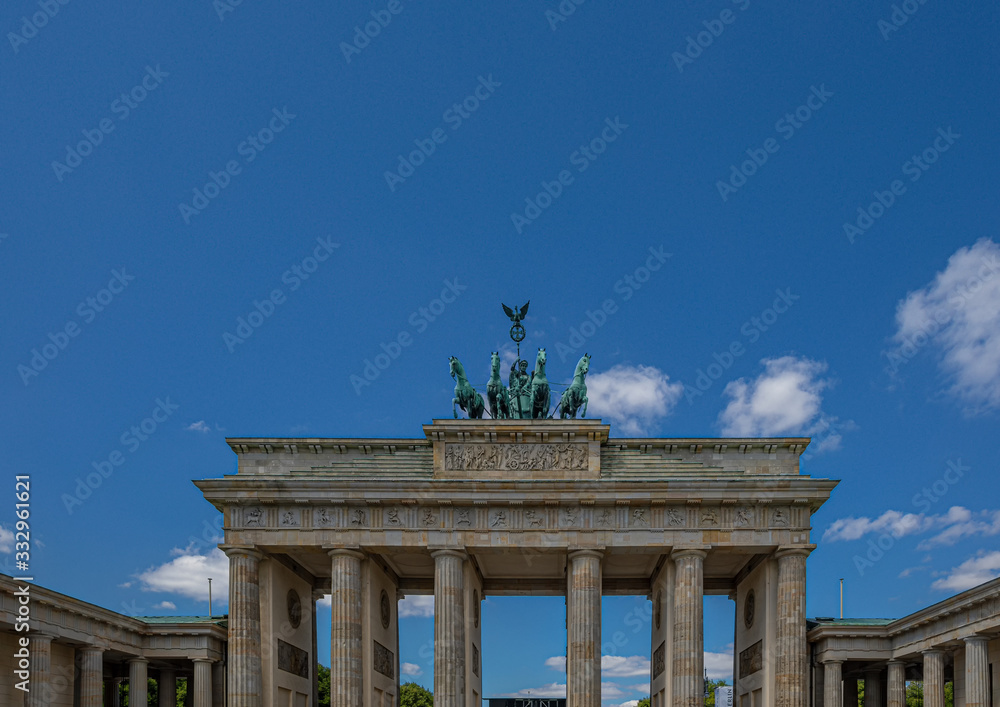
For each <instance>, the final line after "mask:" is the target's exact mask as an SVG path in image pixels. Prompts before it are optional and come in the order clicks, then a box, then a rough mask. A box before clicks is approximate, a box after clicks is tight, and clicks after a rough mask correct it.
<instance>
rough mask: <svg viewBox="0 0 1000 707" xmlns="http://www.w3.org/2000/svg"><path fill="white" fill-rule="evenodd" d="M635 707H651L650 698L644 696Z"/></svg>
mask: <svg viewBox="0 0 1000 707" xmlns="http://www.w3.org/2000/svg"><path fill="white" fill-rule="evenodd" d="M635 707H649V698H648V697H643V698H642V699H641V700H639V704H637V705H636V706H635Z"/></svg>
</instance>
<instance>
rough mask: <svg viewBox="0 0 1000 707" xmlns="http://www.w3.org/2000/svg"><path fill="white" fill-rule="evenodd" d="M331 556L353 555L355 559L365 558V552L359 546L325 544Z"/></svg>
mask: <svg viewBox="0 0 1000 707" xmlns="http://www.w3.org/2000/svg"><path fill="white" fill-rule="evenodd" d="M323 549H324V550H326V554H327V555H329V556H330V557H353V558H354V559H355V560H363V559H365V553H363V552H361V548H359V547H327V546H326V545H324V546H323Z"/></svg>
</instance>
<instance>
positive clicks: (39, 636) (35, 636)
mask: <svg viewBox="0 0 1000 707" xmlns="http://www.w3.org/2000/svg"><path fill="white" fill-rule="evenodd" d="M28 637H29V638H30V639H31V642H32V643H34V642H35V641H54V640H56V637H55V636H52V635H50V634H48V633H32V634H30V635H29V636H28Z"/></svg>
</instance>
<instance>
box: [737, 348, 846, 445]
mask: <svg viewBox="0 0 1000 707" xmlns="http://www.w3.org/2000/svg"><path fill="white" fill-rule="evenodd" d="M761 363H763V364H764V372H763V373H761V374H760V376H758V377H757V379H756V380H753V381H749V382H748V381H747V380H746V379H745V378H740V379H739V380H735V381H732V382H730V383H729V384H728V385H727V386H726V387H725V390H723V394H725V395H728V396H729V397H730V401H729V404H728V405H726V409H725V410H723V411H722V412H721V413H720V414H719V421H718V422H719V425H720V426H721V427H722V434H723V435H726V436H730V437H771V436H779V435H786V434H812V433H826V431H827V430H830V429H831V428H833V430H834V431H833V432H831V433H829V434H826V436H825V437H824V439H823V441H822V443H821V444H822V446H824V447H826V448H827V449H835V448H836V447H837V446H839V444H840V437H841V435H840V434H839V432H837V431H836V424H834V422H835V421H834V420H832V418H829V417H827V416H825V415H823V413H822V410H821V409H820V406H821V404H822V402H823V396H822V392H823V390H824V389H826V388H827V387H829V385H830V381H829V380H826V379H823V378H820V375H821V374H822V373H824V372H825V371H826V364H825V363H823V362H820V361H813V360H811V359H808V358H796V357H795V356H782V357H781V358H770V359H764V360H762V361H761ZM841 428H843V423H841ZM816 451H820V450H816Z"/></svg>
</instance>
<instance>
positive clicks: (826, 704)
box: [823, 660, 858, 707]
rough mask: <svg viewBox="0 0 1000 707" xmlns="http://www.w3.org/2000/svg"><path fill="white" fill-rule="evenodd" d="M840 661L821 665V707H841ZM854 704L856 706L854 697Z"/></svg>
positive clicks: (842, 697)
mask: <svg viewBox="0 0 1000 707" xmlns="http://www.w3.org/2000/svg"><path fill="white" fill-rule="evenodd" d="M841 664H842V663H841V661H839V660H829V661H827V662H825V663H823V707H843V706H844V689H843V678H841V676H840V666H841ZM854 704H855V705H857V704H858V700H857V696H856V695H855V698H854Z"/></svg>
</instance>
